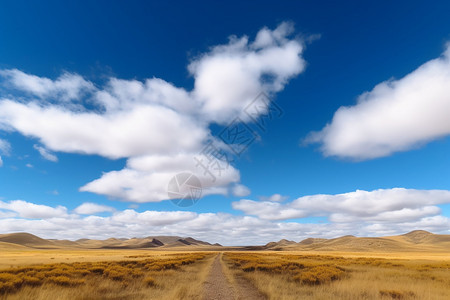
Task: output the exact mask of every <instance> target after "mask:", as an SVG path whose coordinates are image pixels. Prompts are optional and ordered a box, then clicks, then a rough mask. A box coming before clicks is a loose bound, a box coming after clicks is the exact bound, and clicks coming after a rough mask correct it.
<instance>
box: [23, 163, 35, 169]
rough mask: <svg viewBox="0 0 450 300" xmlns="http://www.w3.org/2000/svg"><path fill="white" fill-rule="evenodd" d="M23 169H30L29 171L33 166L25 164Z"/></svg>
mask: <svg viewBox="0 0 450 300" xmlns="http://www.w3.org/2000/svg"><path fill="white" fill-rule="evenodd" d="M25 167H27V168H30V169H31V168H33V165H32V164H26V165H25Z"/></svg>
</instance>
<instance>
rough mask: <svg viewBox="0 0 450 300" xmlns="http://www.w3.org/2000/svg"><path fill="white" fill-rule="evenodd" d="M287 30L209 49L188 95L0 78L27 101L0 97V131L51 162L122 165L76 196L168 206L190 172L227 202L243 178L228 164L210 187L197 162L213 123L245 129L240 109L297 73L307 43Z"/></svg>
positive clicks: (137, 86) (158, 88)
mask: <svg viewBox="0 0 450 300" xmlns="http://www.w3.org/2000/svg"><path fill="white" fill-rule="evenodd" d="M292 29H293V28H292V26H291V25H289V24H287V23H282V24H281V25H280V26H279V27H277V28H276V29H274V30H269V29H267V28H263V29H262V30H261V31H260V32H259V33H258V35H257V37H256V40H255V41H249V39H248V37H242V38H236V37H232V38H230V41H229V43H227V44H225V45H220V46H216V47H213V48H211V50H210V51H209V52H208V53H205V54H203V55H200V56H199V57H198V58H197V59H195V60H193V61H192V62H191V63H190V64H189V67H188V69H189V72H190V73H191V74H192V75H193V78H194V89H193V90H191V91H187V90H185V89H183V88H179V87H175V86H174V85H173V84H171V83H169V82H166V81H164V80H162V79H159V78H151V79H146V80H144V81H138V80H123V79H118V78H110V79H109V81H108V82H107V83H106V84H105V85H103V86H95V85H94V84H93V83H92V82H89V81H87V80H85V79H83V78H82V77H81V76H79V75H77V74H70V73H64V74H63V75H61V76H60V77H59V78H57V79H56V80H51V79H49V78H44V77H38V76H35V75H30V74H25V73H23V72H21V71H19V70H15V69H14V70H3V71H1V72H0V76H2V77H3V79H4V85H6V86H7V87H9V88H10V87H14V88H16V89H18V90H20V91H24V92H25V96H21V97H17V99H15V98H14V97H12V96H11V95H14V94H11V93H9V94H8V97H6V98H3V99H0V128H1V129H3V130H9V131H18V132H20V133H21V134H23V135H25V136H27V137H31V138H36V139H38V140H39V142H40V143H41V144H42V145H43V147H41V146H35V148H36V149H37V150H38V151H39V152H40V153H41V155H42V156H43V157H44V158H47V159H50V160H52V161H56V160H57V157H56V156H54V155H53V154H51V153H50V152H49V151H55V152H68V153H81V154H93V155H101V156H104V157H107V158H111V159H117V158H126V159H127V160H128V161H127V166H126V167H125V168H124V169H122V170H118V171H112V172H108V173H104V174H103V175H102V176H101V177H100V178H99V179H97V180H94V181H92V182H89V183H87V184H86V185H85V186H83V187H81V190H82V191H89V192H94V193H97V194H102V195H106V196H110V197H113V198H120V199H122V200H126V201H134V202H155V201H161V200H165V199H168V195H167V184H168V182H169V180H170V179H171V178H172V177H173V176H174V175H176V174H177V173H179V172H191V173H194V174H196V175H197V176H198V177H200V178H201V180H202V184H203V188H204V191H203V194H204V195H207V194H212V193H215V194H226V193H228V192H229V191H230V190H231V189H232V187H233V184H237V183H239V180H240V174H239V171H238V170H236V169H235V168H233V167H232V166H230V167H229V168H228V169H227V170H224V171H223V174H220V176H217V178H216V179H214V180H211V178H208V174H204V170H202V169H199V168H198V166H196V164H195V161H194V156H196V155H198V153H199V152H200V151H201V150H202V148H203V147H204V146H205V144H207V142H208V141H210V140H215V139H214V138H213V137H211V133H210V130H209V126H210V125H211V124H212V123H223V122H226V121H229V120H231V119H234V118H235V117H237V116H241V117H242V118H243V119H244V120H245V121H249V117H248V116H246V115H245V114H243V109H244V107H245V106H246V105H248V104H249V103H250V101H252V100H253V99H254V98H255V97H256V96H258V95H259V94H260V93H261V92H265V93H267V94H269V95H273V94H274V93H275V92H278V91H280V90H282V89H283V87H284V85H285V84H287V82H288V80H289V79H290V78H292V77H294V76H296V75H297V74H299V73H300V72H302V71H303V69H304V66H305V62H304V60H303V58H302V57H301V54H302V52H303V45H302V43H301V42H300V41H298V40H296V39H294V38H291V37H290V33H291V31H292ZM27 95H31V97H30V96H28V97H27ZM36 97H38V98H40V99H36ZM57 100H62V101H57ZM83 103H89V107H91V108H92V109H88V108H87V106H86V107H85V106H83V105H82V104H83ZM259 113H261V114H262V113H264V111H263V110H261V111H259Z"/></svg>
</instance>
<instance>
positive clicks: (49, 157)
mask: <svg viewBox="0 0 450 300" xmlns="http://www.w3.org/2000/svg"><path fill="white" fill-rule="evenodd" d="M33 148H34V149H36V150H37V151H38V152H39V154H40V155H41V156H42V157H43V158H44V159H46V160H49V161H52V162H57V161H58V157H56V155H54V154H52V153H50V152H49V151H48V150H47V149H45V148H44V147H42V146H39V145H34V146H33Z"/></svg>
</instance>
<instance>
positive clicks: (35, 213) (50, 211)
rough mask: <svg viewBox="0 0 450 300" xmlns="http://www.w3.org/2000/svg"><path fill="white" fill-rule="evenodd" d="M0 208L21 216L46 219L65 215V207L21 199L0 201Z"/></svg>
mask: <svg viewBox="0 0 450 300" xmlns="http://www.w3.org/2000/svg"><path fill="white" fill-rule="evenodd" d="M0 208H1V209H6V210H11V211H13V212H16V213H18V214H19V216H20V217H22V218H31V219H48V218H55V217H65V216H67V209H66V208H65V207H63V206H57V207H56V208H54V207H50V206H47V205H40V204H34V203H30V202H26V201H23V200H13V201H10V202H8V203H6V202H3V201H0Z"/></svg>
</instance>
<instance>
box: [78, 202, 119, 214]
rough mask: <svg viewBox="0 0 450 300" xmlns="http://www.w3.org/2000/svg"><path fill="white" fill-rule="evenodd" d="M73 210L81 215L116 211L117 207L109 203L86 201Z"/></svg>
mask: <svg viewBox="0 0 450 300" xmlns="http://www.w3.org/2000/svg"><path fill="white" fill-rule="evenodd" d="M73 211H74V212H75V213H77V214H80V215H93V214H98V213H101V212H114V211H115V209H114V208H113V207H111V206H107V205H100V204H96V203H90V202H86V203H83V204H81V205H80V206H78V207H77V208H75V209H74V210H73Z"/></svg>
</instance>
